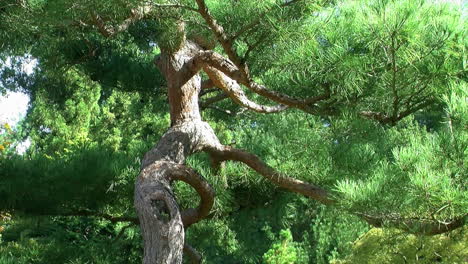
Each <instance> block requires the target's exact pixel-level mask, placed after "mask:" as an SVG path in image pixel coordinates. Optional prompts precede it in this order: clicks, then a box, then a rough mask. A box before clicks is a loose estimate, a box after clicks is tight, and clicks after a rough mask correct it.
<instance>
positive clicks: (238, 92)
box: [203, 66, 288, 113]
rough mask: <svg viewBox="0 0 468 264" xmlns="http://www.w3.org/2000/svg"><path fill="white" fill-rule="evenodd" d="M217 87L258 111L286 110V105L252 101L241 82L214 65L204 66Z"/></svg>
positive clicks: (275, 111)
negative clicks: (270, 104)
mask: <svg viewBox="0 0 468 264" xmlns="http://www.w3.org/2000/svg"><path fill="white" fill-rule="evenodd" d="M203 69H204V71H205V72H206V74H207V75H208V76H209V77H210V79H211V80H212V81H213V83H214V85H215V86H216V87H219V88H220V89H221V90H223V91H224V92H225V93H226V94H227V95H228V96H229V97H230V98H231V99H232V100H233V101H234V102H236V103H237V104H239V105H241V106H243V107H246V108H247V109H250V110H252V111H255V112H258V113H277V112H280V111H283V110H286V109H287V108H288V107H287V106H286V105H276V106H266V105H260V104H257V103H255V102H253V101H251V100H250V99H249V98H247V96H246V95H245V93H244V91H242V88H241V87H240V86H239V84H238V83H237V82H236V81H234V80H232V79H231V78H229V77H228V76H226V75H225V74H224V73H222V72H221V71H219V70H217V69H216V68H214V67H210V66H205V67H203Z"/></svg>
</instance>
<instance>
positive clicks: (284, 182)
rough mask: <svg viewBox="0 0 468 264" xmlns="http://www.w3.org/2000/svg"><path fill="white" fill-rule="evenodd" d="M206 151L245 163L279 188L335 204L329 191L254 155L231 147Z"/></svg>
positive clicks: (222, 157)
mask: <svg viewBox="0 0 468 264" xmlns="http://www.w3.org/2000/svg"><path fill="white" fill-rule="evenodd" d="M205 151H207V152H208V153H210V154H211V155H213V156H215V158H216V159H218V160H235V161H240V162H242V163H245V164H246V165H247V166H249V167H250V168H252V169H253V170H255V171H256V172H258V173H259V174H260V175H262V176H263V177H265V178H266V179H268V180H269V181H270V182H272V183H273V184H275V185H276V186H278V187H281V188H285V189H287V190H289V191H292V192H296V193H300V194H303V195H305V196H307V197H309V198H312V199H314V200H317V201H319V202H321V203H323V204H327V205H330V204H334V203H335V201H334V200H333V199H332V198H331V196H330V194H329V193H328V191H326V190H324V189H322V188H320V187H317V186H315V185H312V184H310V183H307V182H303V181H301V180H297V179H294V178H290V177H288V176H286V175H283V174H281V173H280V172H278V171H276V170H275V169H273V168H272V167H270V166H269V165H268V164H266V163H265V162H263V161H262V160H261V159H260V158H259V157H257V156H256V155H254V154H252V153H249V152H246V151H243V150H240V149H235V148H232V147H229V146H221V147H218V148H215V147H209V148H206V149H205Z"/></svg>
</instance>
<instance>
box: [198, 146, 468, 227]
mask: <svg viewBox="0 0 468 264" xmlns="http://www.w3.org/2000/svg"><path fill="white" fill-rule="evenodd" d="M204 150H205V151H207V152H208V153H209V154H210V155H211V156H212V158H214V159H216V160H218V161H225V160H235V161H240V162H242V163H244V164H246V165H247V166H249V167H250V168H252V169H253V170H255V171H256V172H258V173H259V174H260V175H262V176H263V177H265V178H266V179H268V180H269V181H270V182H271V183H273V184H275V185H276V186H278V187H281V188H285V189H287V190H288V191H292V192H296V193H300V194H303V195H305V196H307V197H309V198H312V199H314V200H316V201H319V202H321V203H322V204H325V205H335V204H336V203H337V202H339V201H337V200H335V199H334V198H332V197H331V195H330V194H329V192H328V191H326V190H325V189H322V188H320V187H317V186H314V185H312V184H309V183H307V182H303V181H300V180H297V179H293V178H290V177H287V176H285V175H283V174H281V173H279V172H277V171H276V170H275V169H273V168H272V167H270V166H268V165H267V164H266V163H264V162H263V161H262V160H260V158H258V157H257V156H256V155H254V154H251V153H248V152H246V151H243V150H240V149H235V148H231V147H229V146H221V147H215V146H213V147H207V148H205V149H204ZM351 213H352V214H354V215H357V216H359V217H361V218H362V219H363V220H364V221H366V222H367V223H368V224H370V225H372V226H376V227H382V226H391V227H395V228H398V229H401V230H405V231H406V232H409V233H413V234H421V235H437V234H442V233H445V232H449V231H451V230H454V229H457V228H459V227H462V226H464V225H465V222H466V220H467V216H468V214H465V215H463V216H461V217H459V218H456V219H451V220H449V221H445V222H442V221H437V220H434V219H423V218H404V217H401V216H399V215H381V216H377V215H370V214H365V213H361V212H351Z"/></svg>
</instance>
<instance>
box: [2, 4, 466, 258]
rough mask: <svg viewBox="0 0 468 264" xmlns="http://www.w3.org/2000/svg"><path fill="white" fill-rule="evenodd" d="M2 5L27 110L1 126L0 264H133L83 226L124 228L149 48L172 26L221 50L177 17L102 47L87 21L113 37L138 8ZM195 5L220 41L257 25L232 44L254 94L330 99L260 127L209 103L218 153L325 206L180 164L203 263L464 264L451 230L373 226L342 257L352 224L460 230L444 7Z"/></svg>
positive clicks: (143, 114) (97, 231)
mask: <svg viewBox="0 0 468 264" xmlns="http://www.w3.org/2000/svg"><path fill="white" fill-rule="evenodd" d="M4 2H5V4H4V3H2V4H0V47H1V49H0V62H3V61H5V60H6V58H14V59H12V63H11V64H10V65H1V66H2V67H1V68H0V74H1V75H0V76H1V77H0V92H4V91H6V90H19V91H22V92H25V93H27V94H28V95H29V96H30V98H31V103H30V108H29V111H28V114H27V117H26V118H25V120H23V122H22V123H21V124H20V125H18V126H17V127H16V128H10V127H9V126H8V125H5V124H0V125H1V126H2V127H0V264H10V263H51V264H53V263H57V264H58V263H73V264H78V263H83V264H84V263H102V264H104V263H109V264H110V263H138V262H139V261H141V237H140V234H139V228H138V227H137V226H135V225H133V224H130V225H129V224H128V223H126V222H112V221H109V220H106V219H104V218H103V217H92V216H83V214H84V213H86V214H90V215H93V214H94V215H96V216H102V215H109V216H130V217H134V216H135V213H134V209H133V187H134V180H135V177H136V176H137V175H138V173H139V169H140V159H141V157H142V156H143V154H144V153H145V152H146V151H147V150H148V149H149V148H150V147H151V146H152V145H154V144H155V143H156V142H157V141H158V139H159V138H160V137H161V135H162V134H163V133H164V132H165V130H166V129H167V127H168V126H169V114H168V108H169V107H168V104H167V102H166V99H167V96H166V89H165V81H164V78H163V76H162V75H161V73H160V72H159V71H158V70H157V69H156V68H155V67H154V64H153V59H154V57H155V56H156V55H158V54H159V52H160V50H159V48H158V47H159V46H164V45H166V46H168V47H170V46H173V45H175V43H176V42H177V41H180V40H178V39H176V38H174V34H173V32H172V31H171V29H172V28H171V25H173V24H174V21H175V20H178V19H183V20H184V21H186V30H187V36H188V37H189V38H192V39H197V40H199V42H204V43H202V44H206V45H207V46H214V49H215V50H216V51H218V52H220V53H222V49H221V47H220V45H219V44H218V45H215V40H214V36H213V34H212V33H211V32H210V31H209V30H208V29H207V28H206V26H205V25H204V21H203V20H202V18H201V17H200V16H199V15H197V14H195V13H193V12H191V11H190V10H185V9H171V8H161V9H156V11H155V12H154V13H152V14H151V15H150V16H149V17H147V18H145V19H143V20H141V21H137V22H135V23H134V24H132V25H131V26H130V27H129V29H128V30H127V31H125V32H122V33H120V34H117V35H116V36H114V37H112V38H105V37H103V36H102V35H101V34H99V32H98V30H97V29H96V28H95V27H94V26H92V25H90V24H89V20H90V19H91V18H90V14H94V13H98V14H100V15H101V16H102V17H104V18H105V20H106V23H107V24H108V25H111V24H118V22H119V21H122V20H124V19H125V18H126V17H127V16H128V14H129V10H130V8H132V7H135V6H137V5H138V4H139V3H140V2H141V1H136V0H120V1H115V0H112V1H111V0H109V1H102V0H100V1H89V0H86V1H85V0H80V1H76V0H74V1H72V0H60V1H58V0H54V1H47V0H29V1H15V0H6V1H4ZM19 2H21V3H22V4H18V3H19ZM155 2H158V3H159V2H160V3H163V1H155ZM168 2H171V3H172V1H168ZM206 2H207V4H208V6H209V7H210V10H211V12H212V14H213V15H214V16H215V17H216V18H217V19H218V21H219V23H220V24H222V25H223V26H224V28H225V30H226V32H227V34H228V35H234V34H235V33H236V32H238V31H239V30H241V29H243V28H244V27H245V25H248V24H249V23H250V22H252V21H255V19H256V18H257V17H259V14H261V13H263V12H265V11H267V13H265V15H264V16H263V17H260V18H261V20H260V21H261V22H260V23H259V25H258V26H257V27H255V28H254V29H251V30H246V31H245V32H244V33H243V34H241V35H240V36H239V37H238V38H236V41H235V42H234V46H235V49H236V51H237V53H239V54H248V56H247V57H246V62H247V63H248V64H249V66H250V71H251V73H252V74H253V75H254V77H255V79H256V80H257V81H258V82H260V83H263V84H265V85H267V86H268V87H269V89H275V90H278V91H281V92H284V93H287V94H290V95H294V96H297V97H303V98H305V97H311V96H317V95H319V94H322V93H323V92H324V91H327V90H328V91H330V93H331V97H330V98H329V99H328V100H325V101H322V102H319V103H318V105H317V107H318V108H317V109H318V110H317V114H316V115H311V114H306V113H303V112H301V111H298V110H288V111H286V112H283V113H279V114H273V115H261V114H257V113H252V112H247V111H242V109H241V108H240V107H239V106H237V105H235V104H234V103H233V102H231V101H229V100H224V101H221V102H218V103H217V104H216V106H217V107H219V108H222V109H227V110H230V111H231V112H233V113H237V114H236V115H226V114H225V113H223V112H220V111H217V110H216V109H212V108H207V109H205V110H204V111H203V113H202V115H203V119H204V120H206V121H207V122H208V123H209V124H210V125H211V126H212V128H213V129H214V131H215V133H216V134H217V135H218V137H219V138H220V140H221V141H222V143H224V144H229V145H234V146H235V147H238V148H241V149H246V150H248V151H251V152H252V153H255V154H257V155H258V156H260V157H261V158H262V159H263V160H265V162H267V163H268V164H269V165H271V166H272V167H274V168H276V169H277V170H279V171H281V172H284V173H286V174H287V175H289V176H291V177H295V178H298V179H301V180H305V181H308V182H311V183H314V184H316V185H318V186H323V187H324V188H326V189H328V190H330V191H332V193H333V195H334V197H336V198H337V200H339V201H340V202H339V203H338V204H337V205H336V206H334V207H332V208H329V207H325V206H321V205H319V204H318V203H316V202H314V201H311V200H309V199H306V198H305V197H301V196H298V195H296V194H291V193H287V192H285V191H283V190H280V189H277V188H274V187H273V186H272V185H271V184H270V183H268V182H266V181H265V180H263V178H261V177H259V176H258V175H257V174H256V173H254V172H253V171H251V170H249V169H248V168H247V167H245V166H243V165H241V164H237V163H227V164H226V165H225V167H224V168H223V169H222V170H220V171H219V172H216V171H213V170H212V169H211V168H210V166H209V161H208V157H206V156H205V155H204V154H199V155H195V156H192V157H190V159H189V164H190V166H191V167H193V168H194V169H196V170H197V171H198V172H200V173H201V174H202V175H204V177H205V178H206V179H207V180H208V181H209V182H210V183H211V184H212V186H213V188H214V189H215V191H216V194H217V196H216V200H215V205H214V208H213V209H212V213H211V214H210V218H209V219H207V220H204V221H202V222H200V223H198V224H196V225H194V226H193V227H191V228H190V229H189V230H188V232H187V240H188V242H189V243H190V244H191V245H193V246H194V247H195V248H196V249H197V250H199V251H200V252H201V253H202V254H203V256H204V259H205V262H206V263H271V264H273V263H323V264H325V263H330V262H331V261H333V260H335V261H337V263H358V262H359V261H363V262H362V263H387V262H388V263H390V262H391V263H394V261H401V259H399V257H400V258H401V256H400V255H404V256H405V257H406V258H407V259H414V252H413V251H411V250H407V249H408V248H412V247H414V245H416V244H417V243H423V244H424V250H425V251H424V255H431V258H432V257H434V254H435V253H434V252H436V253H437V254H441V255H443V257H444V258H443V261H452V260H453V262H456V261H460V263H461V261H463V260H459V259H457V258H456V257H453V256H449V257H453V258H445V257H446V256H448V255H450V252H448V251H446V253H447V254H448V255H447V254H445V253H444V254H445V255H444V254H442V253H441V252H442V251H441V250H442V247H446V248H453V249H454V250H455V249H456V250H457V251H458V250H460V251H463V252H465V253H463V254H465V255H466V244H464V243H461V242H460V241H463V240H465V241H466V235H465V234H466V231H465V230H466V228H464V229H461V230H455V231H454V232H455V233H454V234H450V235H447V236H445V235H443V236H440V237H437V238H434V239H433V240H431V239H423V238H417V239H416V238H414V237H411V236H408V235H407V234H405V233H401V234H400V233H385V232H387V231H380V230H377V229H372V230H371V231H370V232H369V233H367V234H366V235H364V237H361V238H360V239H359V240H358V241H357V242H356V243H355V244H354V245H353V241H355V240H356V239H358V238H359V237H360V236H361V235H363V234H364V233H365V232H367V231H368V229H369V226H368V225H367V224H365V222H363V221H361V220H360V219H359V218H357V217H356V216H353V214H359V213H366V214H371V215H378V216H384V217H388V218H389V219H393V218H405V219H414V218H422V219H433V220H438V221H442V222H444V221H448V220H450V219H454V218H457V217H463V216H465V217H466V213H467V211H468V192H467V186H468V182H467V179H468V172H467V169H466V167H467V165H466V164H467V162H468V160H467V159H468V153H467V152H468V150H467V147H468V104H467V98H468V87H467V84H466V81H467V68H466V67H467V55H466V47H467V44H468V43H467V38H466V35H467V34H466V33H467V32H466V31H467V28H466V26H465V24H466V21H464V18H463V17H462V16H461V12H460V10H459V9H458V8H459V7H456V6H452V5H448V4H447V5H444V4H440V3H439V2H438V1H432V0H426V1H423V0H418V1H397V0H366V1H298V2H297V3H295V4H291V5H290V6H288V7H285V8H281V7H279V5H280V4H282V3H284V1H275V0H268V1H248V0H238V1H215V0H210V1H206ZM164 3H165V2H164ZM178 3H181V4H186V5H188V6H194V3H193V1H189V0H183V1H178ZM464 22H465V23H464ZM253 47H254V48H253ZM31 56H32V57H33V58H36V59H37V60H38V65H37V67H36V68H35V72H34V73H33V74H31V75H26V74H24V73H22V72H21V69H20V68H21V63H22V59H21V58H29V57H31ZM248 95H249V96H250V97H251V98H253V99H255V100H258V101H260V102H266V101H265V100H264V99H262V98H259V97H258V96H256V95H254V94H248ZM362 112H373V113H379V114H380V115H379V114H376V115H374V116H373V117H375V118H365V117H364V116H363V115H362ZM383 116H386V117H387V119H385V118H384V117H383ZM368 117H369V116H368ZM26 136H27V137H29V139H30V140H31V142H32V145H31V147H30V148H29V149H28V151H27V152H26V153H25V154H24V155H18V154H16V153H15V152H14V146H16V145H17V144H18V143H19V142H20V141H21V140H23V139H24V138H25V137H26ZM174 188H175V193H176V196H177V199H178V201H179V203H180V205H181V207H183V208H186V207H189V206H195V205H196V204H197V202H198V201H197V200H196V199H194V198H193V197H194V196H195V195H196V194H195V192H194V191H193V190H192V189H191V188H190V187H189V186H188V185H186V184H182V183H176V184H175V186H174ZM10 214H11V215H12V219H10ZM80 214H81V216H80ZM376 230H377V231H376ZM392 232H393V231H392ZM390 238H391V239H394V240H391V241H394V243H395V244H396V246H395V247H392V245H388V250H387V249H386V251H385V253H382V252H381V251H376V250H374V249H375V248H372V247H375V246H376V244H378V245H380V244H381V241H382V240H389V241H390ZM418 239H419V240H418ZM421 241H423V242H421ZM439 242H440V243H439ZM392 243H393V242H392ZM437 243H439V244H437ZM369 247H370V248H372V250H367V249H368V248H369ZM395 248H396V249H395ZM395 250H396V251H395ZM364 251H365V252H364ZM394 251H395V252H397V254H393V253H394ZM392 254H393V255H392ZM416 254H420V253H416ZM377 255H378V256H379V258H376V257H375V256H377ZM465 255H462V256H465ZM419 256H421V255H419ZM340 258H342V260H341V262H340V260H337V259H340ZM465 258H466V257H465ZM403 259H404V258H403ZM371 260H372V261H374V262H372V261H371ZM377 260H378V261H377ZM366 261H367V262H366ZM408 261H409V260H408ZM425 261H426V260H425ZM395 263H396V262H395ZM428 263H429V262H428ZM446 263H449V262H446Z"/></svg>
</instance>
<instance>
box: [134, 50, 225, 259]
mask: <svg viewBox="0 0 468 264" xmlns="http://www.w3.org/2000/svg"><path fill="white" fill-rule="evenodd" d="M198 50H199V48H198V47H197V46H196V45H195V44H193V43H191V42H184V45H183V46H182V47H181V49H179V50H178V51H176V52H173V53H171V52H164V51H163V52H162V53H161V55H160V56H159V57H158V58H157V59H156V60H155V63H156V65H157V67H158V68H159V69H160V71H161V72H162V73H163V74H164V76H165V77H166V81H167V85H168V99H169V104H170V114H171V128H170V129H169V130H168V131H167V132H166V133H165V134H164V135H163V137H162V138H161V140H160V141H159V143H158V144H157V145H156V146H155V147H154V148H152V149H151V150H150V151H148V152H147V153H146V154H145V156H144V158H143V161H142V166H141V172H140V175H139V177H138V179H137V181H136V184H135V208H136V210H137V214H138V218H139V220H140V226H141V229H142V236H143V241H144V259H143V263H145V264H156V263H158V264H159V263H161V264H162V263H165V264H169V263H171V264H174V263H182V255H183V254H182V252H183V250H184V247H185V252H187V255H189V256H191V257H192V260H193V261H200V255H199V254H197V252H196V251H195V250H194V249H193V248H192V247H190V246H189V245H185V246H184V237H185V235H184V228H186V227H188V226H190V225H191V224H193V223H196V222H197V221H199V220H200V219H202V218H204V217H205V216H206V215H208V213H209V211H210V209H211V207H212V205H213V201H214V192H213V190H212V188H211V186H210V185H209V184H208V183H207V182H206V181H205V180H204V179H203V177H202V176H201V175H199V174H197V173H196V172H195V171H194V170H192V169H190V168H188V167H186V166H185V165H184V163H185V160H186V159H187V157H188V156H190V155H191V154H193V153H195V152H197V151H201V150H203V149H204V148H206V147H207V146H211V147H217V146H220V143H219V141H218V139H217V138H216V136H215V134H214V132H213V130H212V129H211V128H210V126H209V125H208V124H207V123H205V122H202V121H201V117H200V112H199V109H198V96H199V93H200V90H201V77H200V75H199V74H198V70H197V69H196V67H194V65H193V57H194V55H196V54H197V52H198ZM175 180H179V181H183V182H185V183H187V184H189V185H190V186H192V187H193V188H194V189H195V190H196V191H197V193H198V195H199V196H200V198H201V201H200V205H199V206H198V207H197V208H188V209H185V210H181V209H180V208H179V206H178V204H177V201H176V199H175V197H174V194H173V192H172V189H171V182H173V181H175ZM197 259H198V260H197Z"/></svg>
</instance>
